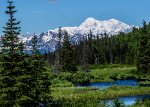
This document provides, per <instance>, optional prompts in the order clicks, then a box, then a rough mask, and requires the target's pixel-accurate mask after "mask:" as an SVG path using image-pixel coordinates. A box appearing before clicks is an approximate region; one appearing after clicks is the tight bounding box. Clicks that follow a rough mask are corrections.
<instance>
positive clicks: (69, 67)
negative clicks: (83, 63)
mask: <svg viewBox="0 0 150 107" xmlns="http://www.w3.org/2000/svg"><path fill="white" fill-rule="evenodd" d="M73 57H74V50H73V47H72V45H71V43H70V40H69V35H68V32H67V31H64V40H63V48H62V71H63V72H75V71H76V70H77V68H76V66H75V61H74V58H73Z"/></svg>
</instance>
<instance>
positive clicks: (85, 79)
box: [72, 72, 91, 83]
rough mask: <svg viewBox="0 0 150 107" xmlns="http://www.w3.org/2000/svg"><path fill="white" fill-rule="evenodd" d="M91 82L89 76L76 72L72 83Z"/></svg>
mask: <svg viewBox="0 0 150 107" xmlns="http://www.w3.org/2000/svg"><path fill="white" fill-rule="evenodd" d="M90 80H91V76H90V75H89V73H86V72H77V73H75V74H73V78H72V82H73V83H88V82H90Z"/></svg>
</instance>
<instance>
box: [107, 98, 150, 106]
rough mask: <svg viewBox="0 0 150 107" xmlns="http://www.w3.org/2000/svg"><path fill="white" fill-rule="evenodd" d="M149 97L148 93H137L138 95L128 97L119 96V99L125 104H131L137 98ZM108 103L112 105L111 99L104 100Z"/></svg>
mask: <svg viewBox="0 0 150 107" xmlns="http://www.w3.org/2000/svg"><path fill="white" fill-rule="evenodd" d="M144 99H150V95H139V96H128V97H120V98H119V101H120V102H123V103H124V104H125V105H126V106H129V105H133V104H135V103H136V101H137V100H144ZM106 102H107V104H108V105H110V106H111V105H113V100H107V101H106Z"/></svg>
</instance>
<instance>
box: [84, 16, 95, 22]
mask: <svg viewBox="0 0 150 107" xmlns="http://www.w3.org/2000/svg"><path fill="white" fill-rule="evenodd" d="M85 21H96V19H95V18H93V17H89V18H87V19H86V20H85Z"/></svg>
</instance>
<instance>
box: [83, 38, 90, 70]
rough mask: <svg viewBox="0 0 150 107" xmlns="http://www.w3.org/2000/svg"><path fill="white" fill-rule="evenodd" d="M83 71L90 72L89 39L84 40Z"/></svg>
mask: <svg viewBox="0 0 150 107" xmlns="http://www.w3.org/2000/svg"><path fill="white" fill-rule="evenodd" d="M82 71H84V72H89V71H90V69H89V47H88V43H87V40H85V41H84V42H83V49H82Z"/></svg>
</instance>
